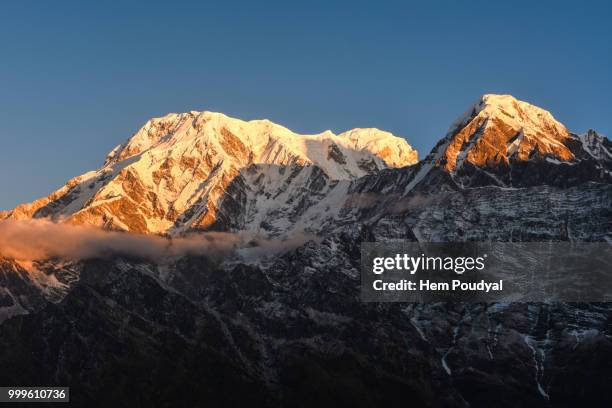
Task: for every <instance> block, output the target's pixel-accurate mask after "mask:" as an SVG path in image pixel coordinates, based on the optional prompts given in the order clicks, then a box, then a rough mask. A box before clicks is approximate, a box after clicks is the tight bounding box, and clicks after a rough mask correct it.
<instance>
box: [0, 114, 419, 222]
mask: <svg viewBox="0 0 612 408" xmlns="http://www.w3.org/2000/svg"><path fill="white" fill-rule="evenodd" d="M416 161H417V152H416V151H415V150H414V149H412V148H411V147H410V146H409V145H408V143H407V142H406V141H405V139H402V138H399V137H396V136H393V135H392V134H390V133H388V132H384V131H380V130H378V129H353V130H350V131H347V132H345V133H342V134H340V135H335V134H333V133H332V132H331V131H326V132H323V133H321V134H317V135H299V134H296V133H293V132H291V131H290V130H288V129H286V128H284V127H282V126H279V125H276V124H274V123H272V122H270V121H268V120H254V121H250V122H245V121H242V120H238V119H233V118H230V117H227V116H225V115H223V114H220V113H212V112H188V113H182V114H170V115H167V116H164V117H162V118H155V119H151V120H149V121H148V122H147V123H146V124H145V125H144V126H143V127H142V128H141V129H140V130H139V131H138V132H136V133H135V134H134V135H133V136H132V137H131V138H130V139H129V140H128V141H127V142H126V143H124V144H122V145H120V146H117V147H116V148H115V149H113V151H112V152H111V153H110V154H109V155H108V157H107V159H106V162H105V163H104V166H103V167H102V168H101V169H99V170H97V171H92V172H89V173H86V174H84V175H82V176H79V177H76V178H74V179H72V180H70V181H69V182H68V183H67V184H66V185H65V186H64V187H62V188H61V189H60V190H58V191H56V192H54V193H53V194H51V195H50V196H48V197H45V198H42V199H40V200H38V201H35V202H34V203H32V204H26V205H22V206H19V207H17V208H16V209H15V210H13V211H12V212H10V213H4V214H2V215H0V217H4V218H6V217H10V218H15V219H22V218H30V217H34V218H42V217H48V218H52V219H58V220H59V219H61V220H65V221H67V222H70V223H75V224H87V225H94V226H99V227H105V228H112V229H117V230H124V231H130V232H138V233H157V234H159V233H169V234H176V233H180V232H182V231H186V230H191V229H210V228H211V227H214V226H215V224H216V223H218V219H219V218H223V217H224V214H223V213H219V203H220V201H221V200H222V199H223V198H224V196H225V195H226V194H227V192H228V190H229V189H231V190H232V191H234V192H235V190H236V189H239V190H245V191H242V192H239V193H242V194H248V193H249V192H250V191H252V190H253V189H257V190H258V191H262V192H263V194H264V195H265V197H266V198H265V199H262V200H260V201H258V202H256V203H255V204H256V206H257V207H258V211H261V212H263V211H265V210H268V211H269V212H272V213H273V212H274V211H275V209H274V208H271V207H278V206H282V205H285V206H293V207H299V208H297V209H294V210H295V211H302V210H303V209H304V208H305V207H306V206H308V201H312V200H316V199H317V197H320V196H321V195H325V194H326V193H327V192H328V191H329V190H330V189H332V188H333V185H334V183H337V182H338V181H339V180H349V179H356V178H358V177H361V176H364V175H366V174H371V173H374V172H376V171H379V170H381V169H385V168H394V167H403V166H408V165H411V164H414V163H416ZM240 186H242V187H243V188H241V187H240ZM264 190H265V191H264ZM235 193H236V192H235ZM236 194H237V193H236ZM266 200H267V202H266V203H264V202H263V201H266ZM264 207H265V208H264ZM255 218H257V219H258V220H259V222H260V223H265V222H266V220H265V219H261V218H262V217H255ZM264 218H265V217H264Z"/></svg>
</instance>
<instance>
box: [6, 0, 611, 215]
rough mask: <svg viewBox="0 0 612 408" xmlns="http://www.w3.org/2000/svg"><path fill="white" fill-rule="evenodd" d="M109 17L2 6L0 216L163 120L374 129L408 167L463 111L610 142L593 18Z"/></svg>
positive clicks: (403, 5) (602, 18)
mask: <svg viewBox="0 0 612 408" xmlns="http://www.w3.org/2000/svg"><path fill="white" fill-rule="evenodd" d="M121 3H127V2H112V3H111V2H102V1H95V2H94V1H91V2H88V1H78V2H76V1H75V2H70V1H61V2H50V1H40V2H31V1H27V0H25V1H20V2H11V3H3V5H2V10H1V11H0V143H1V145H0V146H1V148H0V192H1V193H0V208H4V209H6V208H10V207H13V206H14V205H16V204H17V203H20V202H25V201H30V200H32V199H34V198H37V197H39V196H43V195H46V194H48V193H49V192H51V191H52V190H54V189H56V188H58V187H60V186H61V185H63V184H64V182H65V181H67V180H68V179H69V178H71V177H73V176H76V175H78V174H81V173H83V172H84V171H86V170H90V169H94V168H97V167H99V165H100V164H101V162H102V161H103V159H104V156H105V155H106V153H107V152H108V151H110V150H111V148H113V147H114V146H115V145H117V144H119V143H120V142H122V141H124V140H125V139H127V138H128V137H129V136H130V135H131V134H132V133H133V132H134V131H135V130H137V129H138V128H139V127H140V126H141V125H142V124H143V123H144V122H145V121H146V120H147V119H148V118H149V117H152V116H160V115H163V114H165V113H167V112H179V111H187V110H213V111H221V112H224V113H226V114H228V115H230V116H235V117H239V118H242V119H255V118H268V119H270V120H273V121H275V122H277V123H280V124H282V125H285V126H287V127H289V128H290V129H292V130H295V131H298V132H303V133H314V132H320V131H323V130H325V129H331V130H333V131H336V132H339V131H343V130H346V129H349V128H354V127H378V128H381V129H385V130H389V131H392V132H393V133H395V134H398V135H401V136H404V137H406V138H407V139H408V141H409V143H410V144H412V145H413V146H414V147H416V148H417V149H418V150H419V152H420V153H421V156H424V155H425V154H426V153H427V152H428V151H429V149H431V147H432V146H433V145H434V144H435V142H436V141H437V140H438V139H439V138H441V137H442V136H443V135H444V133H445V131H446V130H447V128H448V126H449V125H450V124H451V122H452V121H453V120H454V119H455V118H456V117H457V116H459V115H460V114H461V113H463V111H464V110H465V109H466V108H467V107H468V106H469V104H471V103H472V102H474V101H475V100H476V99H477V98H478V97H479V96H480V95H482V94H484V93H511V94H513V95H515V96H516V97H517V98H519V99H522V100H526V101H529V102H532V103H534V104H536V105H539V106H542V107H544V108H546V109H548V110H550V111H551V112H552V113H553V114H554V115H555V116H556V117H557V119H559V120H560V121H562V122H563V123H565V124H566V125H567V126H568V127H569V128H570V129H571V130H573V131H576V132H582V131H585V130H586V129H587V128H595V129H597V130H599V131H601V132H602V133H604V134H607V135H610V134H611V133H612V106H611V102H610V101H611V95H612V79H611V75H610V73H611V72H612V45H611V44H612V25H611V24H610V20H611V18H612V6H610V5H607V4H606V2H589V3H588V4H585V3H581V2H576V1H572V2H562V1H556V2H540V1H538V2H536V1H528V2H521V1H512V2H496V1H486V2H485V1H482V2H480V1H470V2H460V1H457V2H451V1H448V2H442V1H423V2H408V1H402V2H375V1H368V2H365V1H350V2H332V1H312V0H309V1H307V2H301V3H298V2H293V1H291V2H288V1H283V2H280V1H279V2H276V1H268V2H263V1H262V2H254V1H249V2H236V1H226V2H219V1H216V2H202V1H199V2H180V1H173V2H154V1H146V2H129V4H121Z"/></svg>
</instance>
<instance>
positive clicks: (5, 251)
mask: <svg viewBox="0 0 612 408" xmlns="http://www.w3.org/2000/svg"><path fill="white" fill-rule="evenodd" d="M241 242H243V239H242V237H241V236H239V235H237V234H231V233H222V232H210V233H201V234H194V235H190V236H186V237H181V238H164V237H159V236H147V235H137V234H129V233H122V232H113V231H106V230H102V229H98V228H93V227H87V226H77V225H70V224H57V223H54V222H51V221H48V220H42V219H36V220H19V221H17V220H3V221H0V257H5V258H12V259H18V260H41V259H50V258H66V259H92V258H105V257H110V256H116V255H119V256H129V257H136V258H147V259H151V260H155V259H161V258H164V257H177V256H182V255H213V256H223V255H225V254H227V253H229V252H231V251H232V250H233V249H234V248H236V246H238V245H240V244H241Z"/></svg>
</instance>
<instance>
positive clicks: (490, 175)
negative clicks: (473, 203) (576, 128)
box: [424, 94, 612, 187]
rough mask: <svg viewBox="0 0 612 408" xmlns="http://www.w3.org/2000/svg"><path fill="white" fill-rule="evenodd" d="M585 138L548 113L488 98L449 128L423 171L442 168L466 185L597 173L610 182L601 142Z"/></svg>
mask: <svg viewBox="0 0 612 408" xmlns="http://www.w3.org/2000/svg"><path fill="white" fill-rule="evenodd" d="M589 135H591V136H589ZM589 135H585V136H584V137H579V136H578V135H575V134H573V133H571V132H570V131H569V130H567V128H566V127H565V126H564V125H563V124H561V123H560V122H559V121H557V120H556V119H555V118H554V117H553V115H552V114H551V113H550V112H548V111H546V110H544V109H542V108H539V107H537V106H534V105H531V104H529V103H527V102H523V101H519V100H518V99H516V98H514V97H513V96H511V95H494V94H488V95H484V96H482V97H481V98H480V99H479V100H478V101H477V102H476V103H475V104H473V105H472V106H471V107H470V108H469V109H468V110H467V111H466V113H465V114H463V115H462V116H461V117H460V118H459V119H457V121H455V123H454V124H453V125H451V127H450V129H449V131H448V133H447V134H446V136H445V137H444V138H443V139H442V140H440V142H439V143H438V144H437V145H436V147H434V149H433V151H432V152H431V153H430V155H429V156H428V157H427V158H426V159H425V163H426V164H427V166H425V167H424V171H429V170H430V169H431V168H433V167H436V168H439V169H442V170H443V171H445V172H446V173H448V174H450V175H451V176H452V177H453V179H455V181H457V182H459V183H460V184H461V185H463V186H466V187H469V186H480V185H489V184H493V185H499V186H511V185H512V186H515V187H516V186H528V185H537V184H552V185H571V184H575V183H578V182H583V181H585V180H586V179H589V178H592V177H593V176H594V175H598V174H599V175H600V176H601V177H603V179H606V180H607V179H610V176H611V175H612V172H610V170H611V169H612V167H611V166H612V160H611V159H612V154H610V150H609V147H606V143H605V141H606V140H607V139H605V138H603V137H601V136H599V135H597V134H596V133H594V132H591V133H589ZM593 135H595V136H593ZM587 144H590V145H592V146H591V147H589V146H587ZM608 144H609V142H608ZM594 152H597V153H594ZM602 152H604V153H603V154H602ZM606 152H607V154H606Z"/></svg>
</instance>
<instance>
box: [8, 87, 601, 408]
mask: <svg viewBox="0 0 612 408" xmlns="http://www.w3.org/2000/svg"><path fill="white" fill-rule="evenodd" d="M37 219H40V220H47V221H52V222H54V223H57V224H61V225H67V226H87V227H95V228H102V229H105V230H108V231H116V232H120V233H122V234H141V235H146V236H156V237H159V236H161V237H164V238H165V239H168V240H171V239H180V237H185V236H193V235H194V234H195V236H197V234H209V233H213V232H214V233H224V234H233V235H236V236H239V237H240V239H239V243H238V244H237V245H236V248H235V250H234V251H232V253H230V254H226V255H224V256H222V257H218V256H212V255H211V254H185V255H182V256H174V257H164V258H162V259H155V260H152V259H146V258H139V257H135V256H125V255H116V254H115V255H112V254H111V255H107V256H103V257H92V258H86V259H83V258H72V259H71V258H70V257H68V258H62V259H58V258H50V259H17V258H15V257H13V258H9V257H6V256H5V257H4V258H0V321H3V322H2V323H0V344H2V347H1V348H0V365H1V366H3V367H10V368H9V369H8V370H2V372H0V383H2V384H9V383H19V384H45V385H51V384H58V385H65V384H69V385H70V386H71V387H72V389H73V391H74V394H73V397H74V401H76V403H78V404H80V405H88V406H107V405H119V406H124V405H125V406H128V405H130V406H133V405H137V406H139V405H147V406H148V405H166V406H168V405H169V404H172V405H173V406H200V405H203V404H205V405H206V406H228V405H229V406H233V405H237V404H250V405H253V406H311V405H313V404H315V403H316V404H319V405H330V406H331V405H333V406H381V405H386V406H400V405H401V406H404V405H406V404H413V405H416V406H457V407H467V406H471V407H491V406H500V407H517V406H524V407H532V406H542V407H549V406H576V404H578V403H582V404H585V402H591V405H593V406H607V405H609V403H610V401H611V400H612V397H610V396H609V392H608V390H607V388H608V385H609V384H610V383H612V377H611V375H610V372H609V367H610V363H611V362H612V308H611V307H610V306H609V305H607V304H567V303H559V304H531V303H530V304H527V303H506V304H463V303H462V304H452V303H437V304H400V303H397V304H371V303H362V302H361V301H360V299H359V283H360V279H359V265H360V244H361V242H371V241H375V242H385V241H392V240H398V239H400V240H409V241H419V242H462V241H501V242H529V241H597V242H612V143H611V142H610V140H609V139H607V138H606V137H604V136H602V135H600V134H598V133H597V132H595V131H593V130H589V131H587V132H586V133H585V134H582V135H578V134H574V133H572V132H570V131H569V130H568V129H567V128H566V127H565V126H564V125H563V124H561V123H560V122H558V121H557V120H556V119H555V118H554V117H553V116H552V115H551V114H550V113H549V112H547V111H545V110H543V109H541V108H538V107H535V106H533V105H531V104H529V103H526V102H522V101H519V100H517V99H515V98H514V97H512V96H509V95H485V96H483V97H481V98H480V99H479V100H478V101H477V102H476V103H475V104H474V105H472V106H471V107H469V109H468V110H467V111H466V112H465V114H463V115H462V116H461V117H460V118H459V119H458V120H457V121H456V122H455V123H453V124H452V125H451V127H450V128H449V131H448V133H447V134H446V135H445V136H444V137H443V138H442V139H441V140H440V141H439V142H438V143H437V144H436V145H435V147H434V148H433V149H432V151H431V152H430V153H429V154H428V155H427V156H426V157H425V158H424V159H422V160H420V161H419V160H418V158H417V152H416V151H415V150H414V149H413V148H411V147H410V146H409V145H408V143H407V142H406V140H405V139H403V138H400V137H396V136H394V135H392V134H390V133H388V132H384V131H380V130H378V129H354V130H351V131H348V132H344V133H341V134H339V135H335V134H333V133H332V132H330V131H327V132H323V133H321V134H318V135H299V134H296V133H294V132H291V131H290V130H288V129H286V128H284V127H282V126H279V125H276V124H274V123H272V122H270V121H267V120H257V121H250V122H245V121H241V120H238V119H233V118H229V117H227V116H225V115H223V114H220V113H212V112H188V113H182V114H169V115H166V116H164V117H162V118H156V119H151V120H149V121H148V122H147V123H146V124H145V125H144V126H143V127H142V128H141V129H140V130H139V131H137V132H136V133H135V134H134V135H133V136H132V137H131V138H130V139H129V140H127V141H126V142H125V143H123V144H121V145H120V146H117V147H116V148H115V149H113V150H112V151H111V153H110V154H109V155H108V156H107V157H106V159H105V161H104V164H103V165H102V167H101V168H100V169H98V170H94V171H91V172H88V173H86V174H84V175H82V176H79V177H76V178H74V179H72V180H70V181H69V182H68V183H67V184H66V185H65V186H63V187H62V188H60V189H59V190H57V191H55V192H54V193H52V194H51V195H49V196H47V197H44V198H41V199H39V200H36V201H35V202H33V203H30V204H24V205H20V206H18V207H17V208H15V209H13V210H11V211H5V212H1V213H0V220H3V221H0V228H2V223H4V225H8V224H6V223H19V222H28V221H31V220H37ZM203 236H205V235H203ZM298 238H299V239H298ZM1 254H2V251H1V249H0V255H1ZM104 387H107V388H106V389H110V390H112V391H111V392H105V393H104V395H102V394H101V393H100V390H101V389H103V388H104Z"/></svg>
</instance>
